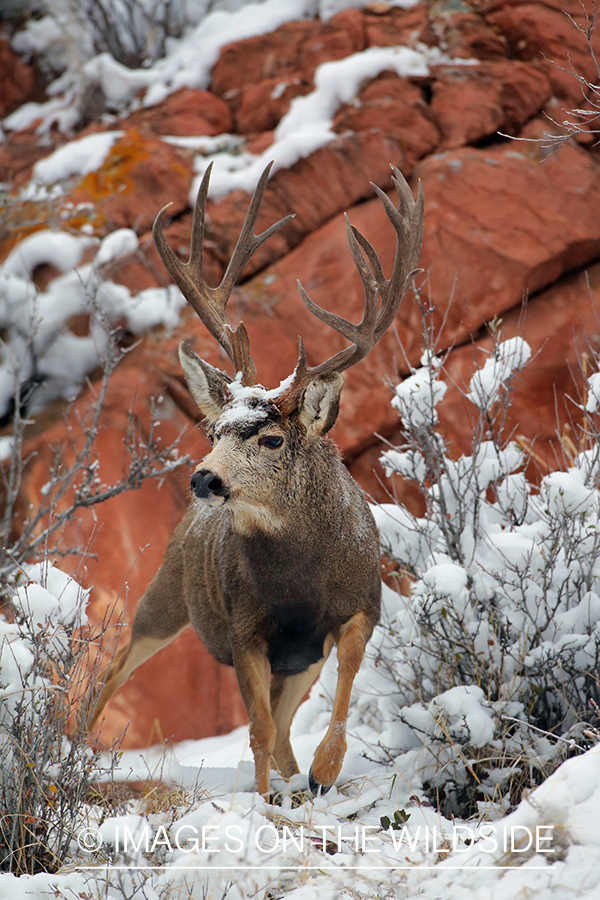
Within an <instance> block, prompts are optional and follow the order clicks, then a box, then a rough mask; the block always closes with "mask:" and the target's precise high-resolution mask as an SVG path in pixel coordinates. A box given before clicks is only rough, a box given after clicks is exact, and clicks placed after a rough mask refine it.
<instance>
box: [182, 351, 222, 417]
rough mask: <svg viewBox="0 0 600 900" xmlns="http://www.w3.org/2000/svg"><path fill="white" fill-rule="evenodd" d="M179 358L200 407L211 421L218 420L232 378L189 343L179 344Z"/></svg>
mask: <svg viewBox="0 0 600 900" xmlns="http://www.w3.org/2000/svg"><path fill="white" fill-rule="evenodd" d="M179 359H180V361H181V365H182V367H183V371H184V373H185V380H186V381H187V385H188V388H189V391H190V394H191V395H192V397H193V398H194V400H195V401H196V405H197V407H198V409H199V410H200V412H201V413H202V414H203V415H205V416H206V418H207V419H208V420H209V421H210V422H216V421H217V419H218V418H219V416H220V415H221V412H222V410H223V406H224V404H225V399H226V389H227V385H228V384H230V383H231V378H230V377H229V375H226V374H225V372H221V370H220V369H215V368H214V366H211V365H210V364H209V363H207V362H204V360H203V359H200V357H199V356H198V354H197V353H194V351H193V350H192V348H191V347H190V345H189V344H180V345H179Z"/></svg>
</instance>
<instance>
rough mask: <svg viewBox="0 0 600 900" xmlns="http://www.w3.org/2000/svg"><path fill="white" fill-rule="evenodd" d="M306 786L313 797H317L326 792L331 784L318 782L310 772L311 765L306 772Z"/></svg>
mask: <svg viewBox="0 0 600 900" xmlns="http://www.w3.org/2000/svg"><path fill="white" fill-rule="evenodd" d="M308 786H309V788H310V791H311V794H312V795H313V797H319V796H320V795H321V794H326V793H327V791H329V790H330V789H331V788H332V787H333V785H331V784H319V782H318V781H316V779H315V777H314V775H313V773H312V767H311V769H310V771H309V773H308Z"/></svg>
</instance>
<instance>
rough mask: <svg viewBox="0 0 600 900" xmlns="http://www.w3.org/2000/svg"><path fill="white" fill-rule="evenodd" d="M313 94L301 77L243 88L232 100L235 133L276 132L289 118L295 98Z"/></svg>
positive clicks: (277, 79)
mask: <svg viewBox="0 0 600 900" xmlns="http://www.w3.org/2000/svg"><path fill="white" fill-rule="evenodd" d="M311 90H312V84H310V83H309V82H306V81H303V80H302V79H301V78H300V76H299V75H296V76H295V77H293V78H290V79H289V80H285V81H282V80H281V79H280V78H269V79H266V80H264V81H261V82H260V84H247V85H243V86H242V87H241V88H240V89H239V91H238V93H237V94H236V96H235V97H234V98H233V99H232V106H233V109H234V113H235V130H236V131H237V132H239V133H240V134H243V133H250V134H252V133H254V132H262V131H272V130H273V129H274V128H275V127H276V126H277V125H278V123H279V121H280V119H281V118H282V117H283V116H284V115H285V114H286V112H287V111H288V109H289V106H290V103H291V102H292V100H293V99H294V97H302V96H304V95H305V94H308V93H309V92H310V91H311Z"/></svg>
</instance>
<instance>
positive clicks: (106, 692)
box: [88, 632, 179, 731]
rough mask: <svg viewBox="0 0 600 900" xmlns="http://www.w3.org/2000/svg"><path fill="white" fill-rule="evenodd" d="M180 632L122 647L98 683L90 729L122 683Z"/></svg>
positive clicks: (144, 638)
mask: <svg viewBox="0 0 600 900" xmlns="http://www.w3.org/2000/svg"><path fill="white" fill-rule="evenodd" d="M177 634H179V632H176V633H175V634H173V635H170V636H169V637H167V638H153V637H147V636H146V637H141V638H139V639H138V640H136V641H134V640H132V641H130V643H129V644H127V646H126V647H122V648H121V649H120V650H119V651H118V652H117V653H116V654H115V657H114V659H113V661H112V662H111V664H110V665H109V666H108V668H107V669H105V670H104V672H103V673H102V674H101V675H100V678H99V679H98V684H102V685H103V686H102V690H101V691H100V695H99V697H98V699H97V701H96V706H95V707H94V712H93V714H92V718H91V721H90V725H89V729H88V730H89V731H94V729H95V728H96V725H97V723H98V720H99V718H100V716H101V715H102V712H103V710H104V707H105V706H106V704H107V703H108V701H109V700H110V698H111V697H112V696H113V694H116V692H117V691H118V690H119V688H120V687H122V685H124V684H125V682H126V681H127V680H128V678H130V677H131V676H132V675H133V673H134V672H135V670H136V669H137V667H138V666H141V664H142V663H143V662H146V660H147V659H150V657H151V656H154V654H155V653H157V652H158V651H159V650H161V649H162V648H163V647H166V646H167V644H170V643H171V641H173V640H174V639H175V638H176V637H177Z"/></svg>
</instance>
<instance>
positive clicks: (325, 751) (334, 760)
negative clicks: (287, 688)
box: [308, 612, 373, 794]
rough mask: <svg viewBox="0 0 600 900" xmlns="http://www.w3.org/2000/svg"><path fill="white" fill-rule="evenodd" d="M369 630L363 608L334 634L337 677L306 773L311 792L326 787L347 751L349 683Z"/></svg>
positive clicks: (338, 769)
mask: <svg viewBox="0 0 600 900" xmlns="http://www.w3.org/2000/svg"><path fill="white" fill-rule="evenodd" d="M372 632H373V624H372V622H371V621H369V619H368V618H367V616H366V615H365V614H364V613H362V612H360V613H356V615H354V616H352V618H351V619H350V620H349V621H348V622H346V624H345V625H343V626H342V628H341V629H340V634H339V637H338V638H337V655H338V680H337V686H336V690H335V699H334V701H333V711H332V714H331V721H330V723H329V728H328V729H327V733H326V734H325V737H324V738H323V740H322V741H321V743H320V744H319V746H318V747H317V752H316V753H315V756H314V759H313V763H312V766H311V768H310V772H309V773H308V783H309V786H310V789H311V791H312V792H313V794H318V793H319V792H321V793H325V791H328V790H329V788H330V787H331V785H332V784H333V782H334V781H335V779H336V778H337V776H338V775H339V774H340V770H341V768H342V763H343V761H344V755H345V753H346V721H347V719H348V707H349V705H350V694H351V692H352V684H353V682H354V679H355V677H356V673H357V672H358V670H359V668H360V664H361V662H362V658H363V656H364V653H365V647H366V646H367V642H368V640H369V638H370V637H371V634H372Z"/></svg>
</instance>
